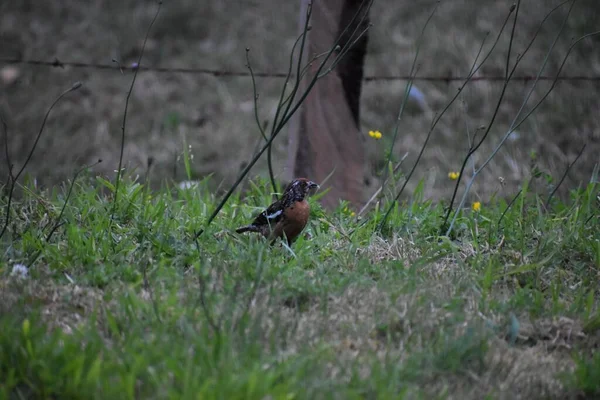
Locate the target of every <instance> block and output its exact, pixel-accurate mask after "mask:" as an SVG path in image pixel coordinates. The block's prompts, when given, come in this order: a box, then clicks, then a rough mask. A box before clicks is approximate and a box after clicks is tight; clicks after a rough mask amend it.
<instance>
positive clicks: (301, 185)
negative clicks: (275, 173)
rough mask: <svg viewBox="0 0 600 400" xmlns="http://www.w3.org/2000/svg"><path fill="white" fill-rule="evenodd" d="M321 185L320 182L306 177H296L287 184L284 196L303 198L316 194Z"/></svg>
mask: <svg viewBox="0 0 600 400" xmlns="http://www.w3.org/2000/svg"><path fill="white" fill-rule="evenodd" d="M319 187H320V186H319V185H318V184H316V183H315V182H313V181H311V180H308V179H306V178H296V179H294V180H293V181H292V182H290V184H289V185H288V186H287V188H286V189H285V192H284V196H286V195H288V196H289V195H291V197H293V198H295V199H298V200H302V199H304V197H306V196H308V195H312V194H314V193H315V192H316V191H317V190H318V189H319Z"/></svg>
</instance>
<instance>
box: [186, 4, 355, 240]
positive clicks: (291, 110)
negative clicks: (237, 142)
mask: <svg viewBox="0 0 600 400" xmlns="http://www.w3.org/2000/svg"><path fill="white" fill-rule="evenodd" d="M309 11H310V8H309ZM309 17H310V15H307V24H308V19H309ZM307 26H308V25H307ZM343 34H344V32H342V35H343ZM342 35H340V37H338V39H337V40H336V42H335V43H334V44H333V46H332V47H331V49H330V50H329V53H328V54H327V56H326V57H325V59H324V60H323V61H322V62H321V64H320V65H319V68H318V69H317V71H316V73H315V75H314V76H313V78H312V80H311V81H310V82H309V84H308V86H307V88H306V89H305V90H304V92H303V94H302V95H301V96H300V99H299V100H298V101H297V103H296V104H295V105H294V106H293V107H290V106H291V103H292V100H290V104H289V105H288V107H287V108H286V111H285V112H284V114H283V115H282V117H281V120H280V121H279V122H278V123H277V128H276V129H275V131H274V132H273V134H272V135H271V137H270V138H269V140H268V141H267V143H265V145H264V146H263V147H262V148H261V149H260V151H259V152H258V154H256V156H254V157H253V158H252V160H251V161H250V163H249V164H248V165H247V166H246V168H244V170H243V171H242V173H241V174H240V175H239V176H238V178H237V179H236V181H235V182H234V184H233V185H232V186H231V188H230V189H229V190H228V191H227V193H226V194H225V196H224V197H223V199H221V201H220V202H219V204H218V205H217V207H216V208H215V210H214V211H213V212H212V213H211V215H210V216H209V218H208V219H207V221H206V223H205V227H207V226H208V225H210V224H211V223H212V221H213V220H214V219H215V217H216V216H217V215H218V214H219V212H220V211H221V209H222V208H223V206H225V203H227V200H229V198H230V197H231V195H232V194H233V192H234V191H235V190H236V188H237V187H238V185H239V184H240V182H241V181H242V180H243V179H244V178H245V177H246V175H247V174H248V172H250V169H252V167H253V166H254V164H256V162H257V161H258V159H259V158H260V157H261V156H262V154H263V153H264V152H265V151H266V150H267V149H268V148H269V146H270V145H271V143H272V142H273V140H275V138H277V135H278V134H279V133H280V132H281V130H282V129H283V127H284V126H285V124H286V123H287V122H288V121H289V120H290V118H291V117H292V116H293V115H294V114H295V113H296V111H297V110H298V109H299V108H300V106H301V105H302V103H303V102H304V100H305V99H306V98H307V97H308V95H309V93H310V92H311V91H312V89H313V87H314V85H315V84H316V82H317V80H318V78H319V74H320V73H321V71H322V70H323V68H324V67H325V65H326V63H327V61H328V60H329V58H330V57H331V54H333V52H334V50H335V49H336V48H337V46H338V43H339V41H340V38H341V36H342ZM274 125H275V123H274ZM204 231H205V228H201V229H200V230H198V231H197V232H196V234H195V235H194V240H196V242H197V239H198V238H199V237H200V235H202V233H204ZM196 246H197V247H199V244H196Z"/></svg>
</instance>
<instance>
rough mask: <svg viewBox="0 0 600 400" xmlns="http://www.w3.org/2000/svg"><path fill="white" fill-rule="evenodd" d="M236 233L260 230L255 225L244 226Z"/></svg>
mask: <svg viewBox="0 0 600 400" xmlns="http://www.w3.org/2000/svg"><path fill="white" fill-rule="evenodd" d="M235 231H236V232H237V233H244V232H258V228H257V227H256V226H254V225H248V226H242V227H241V228H237V229H236V230H235Z"/></svg>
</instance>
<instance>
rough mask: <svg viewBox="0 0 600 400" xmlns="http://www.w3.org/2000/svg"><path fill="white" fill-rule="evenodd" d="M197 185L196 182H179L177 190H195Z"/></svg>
mask: <svg viewBox="0 0 600 400" xmlns="http://www.w3.org/2000/svg"><path fill="white" fill-rule="evenodd" d="M199 184H200V182H198V181H182V182H179V189H195V188H196V187H198V185H199Z"/></svg>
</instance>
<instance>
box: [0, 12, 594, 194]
mask: <svg viewBox="0 0 600 400" xmlns="http://www.w3.org/2000/svg"><path fill="white" fill-rule="evenodd" d="M296 3H298V2H258V3H254V2H250V3H248V2H235V3H231V2H228V4H227V6H225V5H224V4H223V3H222V2H219V1H212V0H211V1H203V2H202V3H201V4H199V3H197V2H193V1H190V0H177V1H169V2H165V4H164V5H163V11H162V13H161V15H160V17H159V20H158V22H157V24H156V28H155V29H154V30H153V32H152V33H151V35H150V41H149V43H148V48H147V49H146V50H147V51H146V53H145V54H146V55H145V57H144V60H143V63H144V64H146V65H160V66H184V67H211V68H223V69H233V70H244V64H245V60H244V48H245V47H250V48H251V58H252V62H253V63H254V67H255V69H256V70H258V71H282V70H284V68H285V66H286V63H287V59H288V58H287V57H288V51H289V49H290V48H291V44H292V43H293V40H294V35H295V32H297V21H298V15H297V12H298V11H297V6H298V5H297V4H296ZM510 3H511V2H502V1H494V0H486V1H482V2H470V1H466V0H452V1H446V2H443V3H442V4H441V6H440V8H439V10H438V12H437V13H436V16H435V17H434V19H433V21H432V23H431V25H430V28H429V29H428V31H427V32H426V37H425V41H424V45H423V48H422V49H421V53H420V61H419V65H420V68H419V74H423V75H441V76H445V75H464V74H466V73H467V72H468V70H469V68H470V65H471V63H472V62H473V60H474V57H475V55H476V53H477V49H478V47H479V44H480V42H481V40H482V38H483V36H484V34H485V33H486V32H491V34H492V35H494V34H495V33H496V32H497V31H498V29H499V27H500V24H501V21H502V20H503V19H504V17H505V15H506V12H507V10H508V7H509V5H510ZM434 4H435V1H429V0H428V1H420V2H417V3H415V4H414V5H404V4H403V3H402V5H401V3H399V2H391V1H376V2H375V5H374V8H373V10H372V16H371V18H372V21H373V22H374V25H373V28H372V30H371V33H370V35H371V36H370V40H369V50H368V55H367V60H366V73H367V75H380V74H408V72H409V70H410V65H411V63H412V59H413V56H414V53H415V41H416V38H417V37H418V34H419V32H420V30H421V28H422V26H423V24H424V21H425V19H426V17H427V16H428V15H429V13H430V11H431V9H432V7H433V5H434ZM555 4H558V2H557V1H552V2H547V1H541V0H538V1H533V0H531V1H524V2H523V5H522V10H521V15H520V19H519V24H518V28H517V37H516V39H515V52H519V51H520V50H522V49H523V47H524V45H525V43H526V42H527V41H528V40H529V38H530V36H531V35H532V33H533V31H534V28H535V27H536V26H537V24H538V23H539V22H540V21H541V19H542V18H543V17H544V15H545V13H546V12H547V11H548V10H550V9H551V8H552V7H553V6H554V5H555ZM232 8H234V9H235V12H234V14H232V11H231V9H232ZM599 10H600V8H599V7H598V5H597V3H596V2H594V1H593V0H585V1H580V2H579V3H578V4H577V5H576V7H575V10H574V12H573V15H572V17H571V19H570V21H569V23H568V24H567V28H566V30H565V32H564V34H563V37H562V38H561V39H560V40H559V43H558V45H557V47H556V50H555V52H554V55H553V56H551V58H550V62H549V63H548V67H547V71H546V73H547V74H549V75H551V74H552V73H554V72H556V70H557V66H558V65H559V62H560V59H561V58H562V56H563V55H564V54H565V51H566V49H567V48H568V45H569V43H570V41H571V38H574V37H578V36H580V35H582V34H584V33H588V32H590V31H593V30H595V29H598V26H597V25H595V22H594V21H596V20H598V17H599V16H600V14H599V12H600V11H599ZM154 12H155V6H154V4H153V3H152V2H150V3H148V2H146V3H143V4H142V3H135V4H134V3H131V2H120V1H116V0H105V1H100V0H97V1H94V2H85V3H82V2H78V1H72V0H69V1H61V2H59V1H47V2H44V3H43V4H41V5H37V4H36V5H35V6H34V5H33V3H32V2H3V3H2V5H0V27H1V28H0V44H1V45H0V56H2V57H23V58H26V59H43V60H52V59H54V57H57V58H58V59H60V60H77V61H86V62H98V63H110V62H111V60H112V59H113V58H114V59H117V60H120V62H121V63H122V64H124V65H128V64H129V63H131V62H133V61H135V60H136V57H137V55H138V54H139V51H140V47H141V44H142V39H143V37H144V32H145V30H146V27H147V26H148V24H149V22H150V19H151V18H152V16H153V14H154ZM560 22H561V19H560V16H557V17H556V18H552V20H551V23H549V24H548V25H547V27H545V28H544V29H543V30H542V32H541V34H540V36H539V37H538V39H537V40H536V42H535V44H534V46H533V48H532V50H531V51H530V52H529V53H528V55H527V57H526V58H525V59H524V60H523V62H522V65H521V67H520V68H519V69H518V71H517V74H525V75H532V74H535V72H536V71H537V68H539V66H540V64H541V61H542V59H543V56H544V53H545V51H546V48H547V47H548V45H549V44H550V43H551V41H552V38H553V35H554V34H555V33H556V32H557V30H558V27H559V25H560ZM507 40H508V35H505V37H504V39H503V40H501V44H500V46H499V49H498V51H497V52H496V53H495V54H494V55H492V57H491V59H490V60H489V61H488V63H487V64H486V65H485V66H484V67H483V68H482V70H481V75H498V74H501V73H502V71H503V66H504V62H505V61H504V60H505V58H504V57H505V53H506V47H507ZM598 43H599V42H598V39H597V38H592V39H588V40H586V41H584V42H583V43H581V44H580V45H579V46H578V47H577V49H576V50H575V52H574V53H573V54H572V56H571V59H570V61H569V62H568V63H567V64H566V66H565V69H564V72H563V73H564V75H592V76H593V75H600V56H599V55H598V52H597V51H593V49H594V48H595V47H597V45H598ZM0 68H2V66H1V65H0ZM17 68H18V73H19V77H18V79H17V80H16V81H15V82H14V83H12V84H11V85H5V84H2V83H0V85H3V86H0V88H1V90H0V110H1V111H2V113H3V115H4V116H5V117H6V118H7V119H8V123H9V126H10V130H11V131H10V132H11V137H10V152H11V154H12V158H13V160H14V161H15V162H16V163H17V165H19V164H20V163H22V162H23V161H24V158H25V155H26V153H27V151H28V149H29V147H30V146H31V144H32V140H33V137H34V135H35V134H36V133H37V129H38V127H39V124H40V122H41V119H42V116H43V113H44V111H45V109H46V107H47V106H48V105H49V104H50V102H51V101H52V100H53V99H54V97H55V96H56V95H57V94H58V93H60V92H61V91H62V90H64V89H65V88H68V87H69V86H70V85H71V84H72V82H74V81H82V82H84V87H83V88H82V89H81V90H79V91H78V92H76V93H74V94H72V95H70V96H69V98H68V99H66V100H65V101H64V102H62V103H61V104H60V105H59V106H58V107H57V108H56V109H55V111H54V112H53V114H52V117H51V119H50V121H49V123H48V126H47V130H46V132H45V134H44V136H43V137H42V141H41V143H40V146H39V149H38V152H37V153H36V155H35V156H34V158H33V161H32V163H31V165H30V167H29V168H28V171H29V172H30V173H31V174H33V175H34V176H36V177H37V178H38V180H39V181H40V182H45V183H56V182H58V181H60V180H63V179H64V178H66V177H68V176H70V175H72V173H73V171H74V170H75V169H76V167H78V166H81V165H82V164H84V163H89V162H93V161H95V160H96V159H98V158H102V159H104V160H105V162H104V163H103V164H102V165H101V166H99V167H97V170H98V171H100V172H102V173H105V174H112V173H113V171H114V169H115V168H116V166H117V157H118V153H119V152H118V149H119V138H120V124H121V119H122V113H123V107H124V100H125V95H126V90H127V88H128V85H129V83H130V80H131V77H132V76H131V74H125V75H121V74H119V73H118V72H115V71H98V70H91V69H73V68H64V69H60V68H54V69H52V68H46V67H30V66H24V65H18V66H17ZM258 84H259V91H260V95H261V97H260V107H261V112H262V115H263V118H265V119H267V118H268V117H269V116H270V115H272V111H273V108H274V105H275V101H276V98H275V95H276V93H277V88H278V86H279V85H280V84H281V81H280V80H278V79H260V80H259V83H258ZM404 85H405V83H404V82H399V81H398V82H368V83H365V85H364V96H363V99H362V114H361V115H362V126H363V130H364V131H365V133H366V132H367V131H368V130H369V129H379V130H381V131H382V132H384V134H385V135H389V134H391V131H392V128H393V125H394V123H395V118H396V114H397V110H398V107H399V104H400V101H401V97H402V92H403V90H404ZM500 85H501V84H500V83H493V82H473V83H471V84H470V85H469V87H468V89H467V90H465V91H464V102H465V106H464V107H463V106H461V105H460V104H458V103H457V104H456V105H455V106H454V107H453V108H452V109H451V110H450V111H449V113H448V114H447V115H446V116H445V117H444V118H443V120H442V121H441V123H440V125H439V127H438V129H437V130H436V132H435V134H434V138H433V140H432V144H431V147H430V148H429V149H428V150H427V151H426V153H425V156H424V159H423V162H422V165H421V167H420V168H419V169H418V173H417V176H416V178H424V179H425V183H426V196H428V197H433V198H439V197H440V196H445V195H447V194H448V191H449V189H450V185H449V184H448V182H446V181H445V178H446V174H447V172H448V171H449V170H456V169H458V167H459V165H460V161H461V160H462V155H463V154H464V153H465V149H466V126H468V127H469V129H470V130H474V129H476V128H477V127H478V126H480V125H482V124H486V123H487V122H488V121H489V118H490V116H491V111H492V109H493V105H494V102H495V100H496V98H497V96H498V93H499V89H500ZM598 85H599V84H598V83H581V82H579V83H578V82H562V83H561V84H560V85H558V87H557V88H556V89H555V90H554V92H553V93H552V94H551V95H550V96H549V98H548V100H547V102H546V103H545V104H544V105H543V106H542V107H541V108H540V109H539V110H538V112H537V113H536V114H535V115H534V116H532V118H530V119H529V121H527V122H526V123H525V124H524V125H523V126H522V127H521V128H520V129H519V131H518V132H519V138H518V140H516V141H514V142H510V143H508V145H507V146H506V147H505V148H504V149H503V150H502V151H501V152H500V153H499V154H498V157H497V158H496V159H495V160H494V162H492V164H491V165H490V166H489V168H488V170H487V172H486V173H484V174H483V175H482V176H481V177H480V179H479V181H478V182H479V183H478V185H476V186H475V190H474V192H473V193H474V195H475V196H481V197H483V198H486V197H489V196H490V195H491V194H493V193H495V192H497V191H498V190H501V188H500V185H499V184H498V178H499V177H503V178H505V179H506V181H507V183H508V186H507V187H506V188H504V189H503V190H504V191H503V192H502V194H504V195H507V196H508V195H510V194H511V193H514V192H515V187H516V185H518V184H519V183H520V182H521V181H522V180H523V178H524V177H526V176H528V175H529V173H530V171H529V169H530V167H529V158H528V157H529V153H530V151H532V150H533V151H536V152H537V153H538V154H540V165H541V167H542V168H544V169H546V170H547V171H548V172H550V173H552V174H553V175H554V176H556V177H558V176H560V174H562V171H563V170H564V167H565V164H566V162H567V161H568V160H571V159H572V158H573V157H574V154H575V153H576V151H577V150H578V149H579V148H580V146H581V144H582V143H583V142H585V141H586V140H588V148H587V150H586V153H585V154H584V155H583V157H582V159H581V160H580V162H579V163H578V164H577V165H576V166H575V168H574V169H573V172H572V173H571V174H570V178H569V179H568V180H567V182H566V186H571V187H572V186H573V185H576V184H577V182H578V181H579V180H582V179H583V180H587V179H589V175H590V172H591V169H592V167H593V165H594V163H597V162H598V154H599V150H600V139H599V138H600V136H599V135H600V129H599V126H600V123H599V120H598V118H597V112H596V111H595V110H597V109H598V108H599V107H600V103H599V101H600V100H599V97H598V96H597V92H598ZM416 86H417V87H418V88H419V89H420V90H421V91H422V92H423V93H424V94H425V96H426V100H427V104H428V109H427V110H425V111H422V110H420V109H419V107H417V106H413V105H411V106H410V107H409V108H408V110H407V112H406V114H405V116H404V118H403V121H402V123H401V125H400V139H399V142H398V144H397V145H396V151H397V153H398V154H404V153H405V152H409V157H408V159H407V162H406V163H405V167H403V168H404V169H405V170H407V169H408V168H409V166H410V165H411V162H412V161H413V160H414V159H415V157H416V154H417V152H418V150H419V148H420V146H421V144H422V142H423V140H424V135H425V134H426V132H427V129H428V127H429V124H430V121H431V118H432V116H433V114H434V113H435V112H438V111H439V110H440V109H441V108H442V107H443V106H444V105H445V104H446V102H447V101H448V99H449V98H450V96H451V95H453V94H454V93H455V90H456V87H457V84H447V83H444V82H440V83H428V82H416ZM527 87H528V85H525V84H522V83H516V82H515V83H512V84H511V85H510V86H509V91H508V93H507V97H506V100H505V102H504V103H503V105H502V107H501V109H500V114H499V117H498V119H497V122H496V125H495V128H494V129H493V130H492V134H491V138H490V139H491V140H490V141H489V143H488V145H487V146H484V147H483V148H482V151H481V155H479V156H476V162H481V161H482V160H483V159H484V156H485V155H487V154H488V153H489V151H490V149H491V146H492V145H493V144H495V143H496V142H497V140H498V139H499V138H500V137H501V135H502V134H503V133H504V131H503V130H504V129H505V128H506V127H507V125H508V123H509V121H510V120H511V119H512V117H514V113H515V111H516V110H517V108H518V104H519V102H520V101H521V100H522V98H523V96H524V94H525V93H526V89H527ZM544 87H548V84H546V83H543V84H540V85H539V89H538V90H537V92H536V93H541V91H542V90H543V88H544ZM533 97H534V98H532V101H534V100H535V98H536V97H539V95H534V96H533ZM174 114H176V115H177V119H178V120H179V124H178V126H177V127H175V128H173V127H168V126H167V125H168V124H166V121H167V120H169V118H170V116H171V115H174ZM258 137H259V133H258V130H257V129H256V127H255V123H254V120H253V112H252V91H251V85H250V79H249V78H215V77H212V76H207V75H185V74H156V73H150V72H144V73H142V74H140V76H139V80H138V82H137V84H136V87H135V90H134V92H133V97H132V100H131V107H130V114H129V123H128V130H127V144H126V147H125V161H126V165H128V166H130V167H132V168H138V169H139V170H140V173H143V172H144V171H145V167H146V163H147V160H148V158H150V157H152V158H153V159H154V170H153V171H154V172H153V177H154V178H155V179H157V180H158V179H161V178H165V177H175V178H176V179H182V178H183V177H184V173H183V166H182V163H181V162H180V161H179V162H177V155H178V154H180V153H181V149H182V146H183V139H184V138H185V140H186V141H187V143H189V144H191V145H192V149H193V152H194V155H195V158H194V164H193V167H194V173H195V175H196V176H204V175H206V174H209V173H214V174H215V176H216V180H215V181H216V182H219V181H221V180H225V181H226V182H231V180H232V178H233V177H234V176H235V173H236V171H237V169H238V167H239V165H240V163H241V162H243V161H244V160H246V159H248V158H249V156H250V153H251V151H252V148H253V146H254V144H255V143H256V140H257V138H258ZM285 146H286V144H285V140H283V139H282V140H279V141H277V142H276V146H275V152H274V154H275V159H276V165H277V167H278V168H283V165H284V163H283V158H284V157H285ZM370 146H371V148H370V151H371V154H372V157H373V164H376V161H377V160H379V159H381V154H382V152H383V146H384V141H382V142H381V143H377V144H375V143H370ZM175 164H177V166H178V168H177V170H176V172H174V170H175ZM254 172H255V173H256V174H259V173H264V172H265V166H264V164H259V166H258V167H257V169H256V170H255V171H254ZM0 173H1V174H2V175H3V176H5V173H6V166H5V163H4V162H0ZM412 187H413V186H411V187H409V189H410V188H412ZM409 192H410V191H409Z"/></svg>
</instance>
